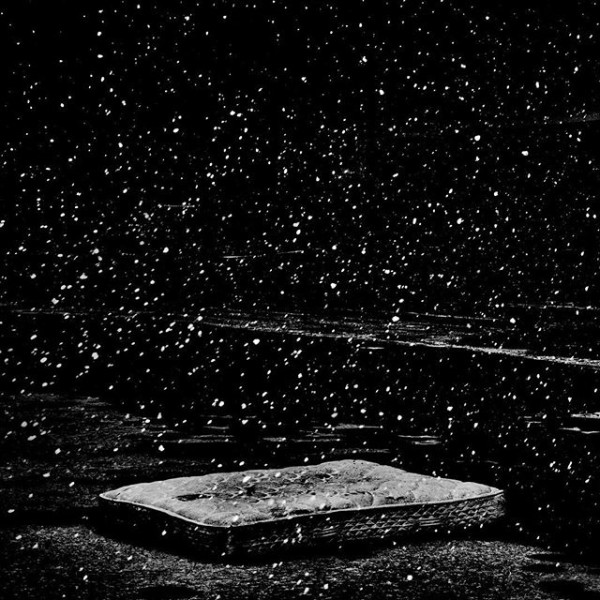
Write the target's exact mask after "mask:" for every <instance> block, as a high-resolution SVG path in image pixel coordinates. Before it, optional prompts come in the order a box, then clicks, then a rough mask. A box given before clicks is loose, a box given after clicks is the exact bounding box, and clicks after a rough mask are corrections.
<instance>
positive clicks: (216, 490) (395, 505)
mask: <svg viewBox="0 0 600 600" xmlns="http://www.w3.org/2000/svg"><path fill="white" fill-rule="evenodd" d="M100 502H101V505H102V508H103V511H102V512H103V514H104V517H105V519H106V520H108V521H109V522H110V523H111V524H113V525H117V526H118V527H119V528H123V527H124V528H126V529H129V530H132V529H133V530H135V531H136V532H137V533H138V534H140V536H142V537H144V538H146V539H161V538H162V539H170V540H173V541H175V542H177V543H178V545H183V546H186V547H187V548H191V549H194V550H198V551H201V552H202V553H208V554H211V555H219V556H224V557H225V556H231V555H235V554H244V553H246V554H248V553H251V554H255V553H264V552H273V551H280V550H282V549H285V548H289V547H298V546H320V545H323V544H332V543H333V544H338V545H342V544H345V543H349V542H359V541H360V542H366V541H375V540H380V539H387V538H391V537H397V536H398V535H399V534H402V533H408V532H418V531H422V530H439V531H443V532H447V531H449V530H452V529H456V528H462V527H468V526H481V525H484V524H486V523H488V522H491V521H493V520H495V519H496V518H498V517H499V516H500V515H501V514H502V511H503V496H502V491H501V490H499V489H497V488H493V487H490V486H487V485H482V484H478V483H470V482H461V481H456V480H452V479H441V478H437V477H430V476H426V475H419V474H417V473H409V472H407V471H403V470H401V469H396V468H394V467H389V466H383V465H378V464H376V463H372V462H368V461H363V460H340V461H333V462H326V463H323V464H320V465H313V466H298V467H288V468H284V469H269V470H257V471H241V472H235V473H214V474H210V475H204V476H200V477H179V478H176V479H167V480H165V481H155V482H152V483H140V484H136V485H128V486H125V487H121V488H119V489H116V490H112V491H109V492H106V493H104V494H102V495H101V496H100Z"/></svg>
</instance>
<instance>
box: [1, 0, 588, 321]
mask: <svg viewBox="0 0 600 600" xmlns="http://www.w3.org/2000/svg"><path fill="white" fill-rule="evenodd" d="M1 19H2V27H3V31H4V33H3V35H2V38H3V44H4V48H5V50H4V55H5V57H6V58H8V60H7V61H6V62H5V66H4V69H5V71H4V75H3V85H2V91H1V96H0V98H1V99H2V100H1V106H2V111H3V114H4V118H3V119H2V125H1V132H2V133H1V141H2V148H1V153H2V154H1V156H2V195H3V198H4V200H3V202H2V206H1V208H0V210H1V215H0V217H1V219H2V220H1V221H0V222H1V223H2V229H1V233H2V237H1V239H0V243H1V245H2V260H3V265H2V289H1V293H2V301H3V302H4V303H7V304H10V305H14V306H19V307H35V308H43V309H46V308H47V309H59V310H69V309H73V308H83V309H86V310H87V309H90V308H98V307H105V308H111V309H116V308H122V307H124V308H125V309H131V310H139V309H152V310H155V309H160V310H171V309H174V310H179V311H181V310H195V309H198V308H199V307H206V306H237V307H242V308H245V309H249V308H252V307H259V308H262V307H266V308H269V307H271V308H278V309H281V310H294V309H297V310H305V311H306V310H308V311H317V312H318V311H330V310H346V309H352V310H354V309H362V310H365V311H373V310H391V311H394V310H397V309H403V308H405V309H407V310H409V309H412V310H438V311H439V310H442V309H443V310H454V311H459V312H463V313H466V314H478V313H480V312H483V313H489V312H490V311H493V308H494V306H496V305H498V304H500V305H501V304H502V303H534V304H536V303H546V302H549V301H550V302H555V303H568V302H572V303H575V304H578V305H583V306H587V305H593V306H597V305H598V300H597V299H598V293H599V292H600V289H599V287H598V280H597V277H596V273H597V270H598V266H599V263H598V261H599V257H598V253H599V251H600V248H599V245H598V243H597V228H598V221H597V212H598V208H599V207H598V200H597V189H598V185H597V184H598V173H599V171H598V169H599V165H600V163H599V159H600V156H599V152H598V146H597V143H596V140H595V136H596V133H597V130H598V127H599V126H600V125H599V121H598V119H600V106H599V105H598V98H599V97H600V66H599V64H600V63H599V62H598V39H597V38H598V33H597V32H598V27H599V26H600V20H599V17H598V14H597V12H596V11H594V10H593V5H592V4H591V3H583V4H579V3H531V2H528V3H521V4H520V5H519V7H518V8H515V7H514V6H513V4H512V3H507V2H499V3H494V6H489V7H486V6H483V5H481V4H477V3H472V4H471V3H462V2H461V3H451V2H441V1H438V2H410V1H409V2H381V1H374V2H368V3H367V2H357V1H354V0H352V1H349V2H337V3H323V2H307V3H296V2H286V1H282V2H260V1H259V2H165V3H158V2H140V3H138V4H136V3H135V2H115V3H107V2H103V3H99V2H86V3H75V2H65V1H62V2H52V3H48V2H41V1H28V2H20V3H8V4H7V5H5V6H4V8H2V12H1ZM167 249H168V250H167ZM231 255H234V256H239V255H251V256H253V258H246V259H242V258H226V257H227V256H231ZM332 284H333V285H335V288H333V287H332Z"/></svg>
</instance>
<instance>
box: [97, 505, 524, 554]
mask: <svg viewBox="0 0 600 600" xmlns="http://www.w3.org/2000/svg"><path fill="white" fill-rule="evenodd" d="M90 526H91V528H92V530H93V531H94V532H95V533H97V534H98V535H102V536H105V537H109V538H111V539H114V540H115V541H118V542H121V543H126V544H130V545H132V546H138V547H143V548H145V549H148V550H156V551H159V552H166V553H169V554H173V555H175V556H179V557H181V558H186V559H189V560H195V561H198V562H213V563H225V564H237V565H253V564H257V565H258V564H264V563H270V562H273V561H277V562H279V561H281V560H285V561H292V560H306V559H313V558H340V559H344V560H360V559H364V558H369V557H371V556H374V555H375V554H377V553H378V552H382V551H386V550H390V549H393V548H397V547H406V546H409V545H420V544H424V543H427V542H431V541H435V540H441V541H456V542H461V541H467V540H468V541H476V540H481V541H494V540H503V541H506V540H508V539H509V538H511V537H512V536H511V535H510V533H509V532H508V530H507V528H506V527H505V519H499V520H498V521H497V522H496V523H493V524H487V525H485V526H484V527H475V528H473V527H472V528H465V529H463V530H455V531H453V532H452V533H451V534H449V533H448V532H447V531H436V530H433V529H430V530H422V531H415V532H411V533H405V534H404V535H402V536H396V537H393V538H392V537H389V538H386V537H384V538H377V539H371V540H354V541H347V542H343V543H341V544H340V543H337V542H335V541H332V542H321V543H319V544H315V545H306V544H305V543H295V542H293V541H291V542H290V544H289V545H288V546H287V547H285V548H283V549H282V548H281V547H277V548H274V549H273V550H261V551H260V552H252V551H235V552H231V553H219V552H213V551H211V550H210V549H206V550H199V549H198V548H197V547H195V546H193V544H192V543H191V542H190V541H189V540H185V539H182V538H180V537H176V536H174V535H173V532H170V531H168V530H167V529H164V530H163V532H161V533H162V534H163V535H160V536H157V535H156V531H152V530H148V529H145V528H144V527H142V526H137V527H136V526H135V525H134V524H131V526H129V527H123V526H122V524H121V523H119V524H115V523H111V522H109V521H108V520H107V519H106V518H105V516H103V515H102V514H101V513H100V512H96V513H95V514H94V518H93V519H92V520H91V521H90Z"/></svg>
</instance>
